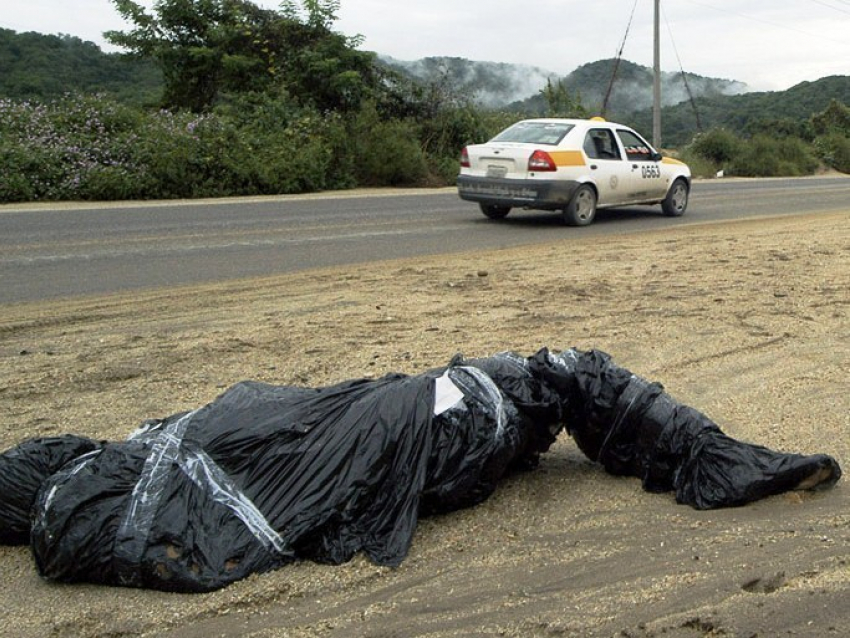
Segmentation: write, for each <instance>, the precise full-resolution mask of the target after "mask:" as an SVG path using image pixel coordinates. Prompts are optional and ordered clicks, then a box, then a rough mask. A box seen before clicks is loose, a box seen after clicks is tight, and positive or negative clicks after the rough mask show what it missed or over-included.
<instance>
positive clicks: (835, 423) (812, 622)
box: [0, 212, 850, 638]
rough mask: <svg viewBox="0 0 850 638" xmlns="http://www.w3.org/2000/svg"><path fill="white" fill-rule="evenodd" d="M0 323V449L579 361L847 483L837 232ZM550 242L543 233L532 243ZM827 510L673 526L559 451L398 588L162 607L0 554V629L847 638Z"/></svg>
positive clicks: (621, 248)
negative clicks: (310, 397) (619, 370)
mask: <svg viewBox="0 0 850 638" xmlns="http://www.w3.org/2000/svg"><path fill="white" fill-rule="evenodd" d="M568 232H569V233H571V235H570V240H569V242H560V243H559V242H558V241H557V238H555V237H553V243H552V244H551V245H547V246H536V247H534V248H528V249H511V250H502V251H492V252H486V253H474V254H465V255H458V256H449V257H445V256H444V257H434V258H421V259H410V260H400V261H392V262H384V263H376V264H369V265H363V266H353V267H347V268H344V269H329V270H323V271H311V272H308V273H302V274H296V275H291V276H281V277H274V278H267V279H259V280H256V279H255V280H250V281H240V282H235V283H228V284H222V285H215V286H204V287H194V288H190V289H179V290H175V289H171V290H162V291H151V292H144V293H136V294H133V295H125V296H110V297H104V298H91V299H84V300H74V301H68V302H49V303H43V304H26V305H13V306H3V307H0V447H2V449H6V448H8V447H11V446H13V445H15V444H17V443H18V442H20V441H21V440H23V439H25V438H29V437H33V436H46V435H56V434H61V433H66V432H71V433H77V434H82V435H86V436H90V437H93V438H100V439H123V438H125V437H126V436H127V435H128V434H129V433H130V432H131V431H132V430H133V429H134V428H135V427H136V426H137V425H138V424H139V423H140V422H141V421H143V420H144V419H146V418H150V417H162V416H167V415H169V414H173V413H175V412H179V411H182V410H185V409H190V408H194V407H197V406H199V405H202V404H203V403H206V402H208V401H210V400H212V399H213V398H214V397H215V396H216V395H218V394H219V393H220V392H221V391H222V390H223V389H224V388H226V387H228V386H230V385H231V384H232V383H234V382H237V381H240V380H243V379H257V380H262V381H266V382H270V383H276V384H304V385H323V384H326V383H330V382H335V381H339V380H342V379H347V378H352V377H361V376H377V375H381V374H383V373H385V372H390V371H401V372H410V373H415V372H419V371H422V370H424V369H427V368H430V367H432V366H436V365H442V364H445V363H446V362H447V361H448V360H449V359H450V358H451V356H452V355H453V354H454V353H456V352H458V351H461V352H463V353H464V354H466V355H468V356H477V355H488V354H492V353H494V352H498V351H501V350H508V349H510V350H515V351H518V352H521V353H523V354H531V353H533V352H534V351H536V350H537V349H539V348H540V347H542V346H548V347H550V348H552V349H560V348H565V347H569V346H576V347H579V348H585V349H586V348H600V349H603V350H605V351H607V352H610V353H611V354H613V355H614V357H615V360H616V361H617V362H618V363H619V364H620V365H622V366H624V367H628V368H630V369H632V370H633V371H635V372H636V373H638V374H641V375H642V376H644V377H648V378H650V379H654V380H658V381H661V382H662V383H664V384H665V386H666V388H667V390H668V392H670V393H671V394H673V395H674V396H675V397H677V398H678V399H679V400H681V401H683V402H686V403H689V404H691V405H693V406H695V407H697V408H699V409H700V410H702V411H704V412H706V413H707V414H708V415H710V416H711V417H712V418H714V419H715V420H716V421H717V422H718V423H719V424H720V425H721V427H723V429H724V430H725V431H726V432H727V433H728V434H730V435H732V436H734V437H736V438H739V439H745V440H748V441H753V442H756V443H761V444H764V445H768V446H769V447H773V448H775V449H781V450H787V451H797V452H803V453H814V452H826V453H830V454H832V455H833V456H835V457H836V458H837V459H838V460H839V462H840V463H841V464H842V466H843V467H844V468H845V471H846V470H847V469H848V468H850V435H848V432H850V419H848V398H847V397H848V383H847V378H848V373H850V338H848V337H850V334H848V333H849V332H850V331H848V303H850V292H848V290H850V212H844V213H833V214H823V215H817V216H813V215H807V216H800V217H790V218H789V217H783V218H775V219H763V220H754V221H746V220H745V221H740V222H736V223H731V224H730V223H724V224H706V225H701V226H688V227H682V228H680V229H669V230H663V231H658V232H649V233H643V234H638V235H623V236H612V237H609V238H605V239H601V240H600V239H593V240H589V239H587V240H585V239H581V238H580V237H579V238H578V239H576V238H575V235H574V234H573V233H580V232H581V231H580V230H575V229H573V230H570V231H568ZM553 235H554V233H553ZM848 548H850V491H848V489H847V484H846V481H842V482H840V483H839V484H838V485H837V486H836V488H835V489H833V490H830V491H826V492H818V493H807V492H806V493H803V492H793V493H790V494H787V495H783V496H778V497H773V498H770V499H766V500H764V501H760V502H758V503H755V504H753V505H750V506H747V507H744V508H736V509H730V510H720V511H711V512H698V511H695V510H691V509H690V508H687V507H683V506H678V505H676V504H675V502H674V501H673V499H672V497H671V496H670V495H658V494H647V493H644V492H643V491H642V490H641V487H640V482H639V481H637V480H634V479H624V478H616V477H611V476H608V475H606V474H605V473H604V472H602V471H601V470H600V469H599V468H598V467H597V466H595V465H593V464H591V463H590V462H589V461H587V460H586V459H585V458H584V457H583V456H582V455H581V454H580V452H578V450H577V449H576V447H575V446H574V444H573V443H572V442H571V441H570V440H569V438H568V437H566V435H563V436H562V439H561V440H559V442H558V443H557V444H556V445H555V446H554V447H553V449H552V450H551V452H550V453H549V454H547V455H545V456H544V459H543V462H542V463H541V467H540V468H538V470H536V471H535V472H532V473H527V474H523V475H519V476H513V477H510V478H508V479H506V480H505V481H504V484H503V485H502V486H500V489H499V490H498V491H497V492H496V494H495V495H494V496H493V497H492V498H491V499H490V500H488V501H487V502H485V503H483V504H482V505H480V506H478V507H476V508H473V509H470V510H465V511H461V512H457V513H454V514H451V515H446V516H440V517H434V518H429V519H425V520H423V521H422V522H421V523H420V526H419V528H418V530H417V535H416V538H415V539H414V543H413V548H412V550H411V553H410V555H409V557H408V558H407V560H406V561H405V562H404V563H403V564H402V565H401V566H400V567H398V568H395V569H389V568H381V567H377V566H375V565H372V564H370V563H369V562H368V561H367V560H365V559H363V558H362V557H358V558H356V559H355V560H353V561H352V562H350V563H348V564H346V565H343V566H336V567H333V566H324V565H315V564H312V563H300V564H296V565H293V566H290V567H287V568H284V569H281V570H279V571H277V572H274V573H270V574H264V575H259V576H254V577H251V578H249V579H247V580H245V581H242V582H239V583H237V584H235V585H233V586H231V587H228V588H226V589H224V590H222V591H219V592H215V593H212V594H205V595H176V594H166V593H161V592H153V591H141V590H132V589H121V588H105V587H95V586H89V585H57V584H53V583H48V582H45V581H43V580H42V579H40V578H39V577H38V575H37V573H36V571H35V568H34V566H33V564H32V558H31V556H30V553H29V551H28V549H27V548H24V547H2V548H0V574H2V581H3V588H2V590H0V592H1V593H0V602H2V604H0V627H3V630H2V633H3V635H8V636H16V637H20V638H29V637H41V636H55V637H60V636H61V637H70V638H89V637H94V636H110V637H119V636H139V637H153V636H180V637H181V638H183V637H193V636H197V637H199V638H201V637H203V638H213V637H215V636H228V637H230V636H240V637H256V638H260V637H262V638H271V637H292V638H296V637H297V638H302V637H322V638H326V637H327V638H337V637H339V638H342V637H346V638H347V637H352V636H353V637H357V636H362V637H371V638H391V637H398V638H414V637H421V638H426V637H427V638H449V637H456V638H460V637H464V638H467V637H477V636H481V637H484V636H486V637H490V636H509V637H520V636H521V637H527V636H541V637H544V636H590V637H594V636H600V637H608V636H612V637H613V636H618V637H635V638H637V637H641V638H646V637H650V636H661V635H663V636H673V637H683V638H684V637H692V636H693V637H696V636H724V637H738V638H752V637H754V636H761V637H768V636H786V635H787V636H812V637H815V636H817V637H823V636H836V637H840V636H847V635H850V549H848Z"/></svg>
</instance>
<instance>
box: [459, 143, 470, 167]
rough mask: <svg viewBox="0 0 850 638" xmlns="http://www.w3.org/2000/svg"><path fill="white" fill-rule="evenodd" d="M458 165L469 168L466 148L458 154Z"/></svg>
mask: <svg viewBox="0 0 850 638" xmlns="http://www.w3.org/2000/svg"><path fill="white" fill-rule="evenodd" d="M460 165H461V166H462V167H463V168H469V151H467V150H466V147H464V149H463V150H462V151H461V152H460Z"/></svg>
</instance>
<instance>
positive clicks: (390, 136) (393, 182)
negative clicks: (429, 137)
mask: <svg viewBox="0 0 850 638" xmlns="http://www.w3.org/2000/svg"><path fill="white" fill-rule="evenodd" d="M351 140H352V146H351V152H352V153H353V157H354V167H355V174H356V177H357V182H358V184H361V185H364V186H401V185H416V184H421V183H422V182H423V180H424V179H425V177H426V176H427V174H428V166H427V162H426V160H425V153H424V152H423V150H422V146H421V145H420V143H419V140H418V137H417V130H416V126H415V124H414V123H413V122H411V121H407V120H386V121H384V120H381V119H380V117H379V116H378V113H377V111H376V110H375V108H374V107H373V106H371V105H367V106H366V107H365V108H364V109H362V110H361V111H360V112H359V113H358V114H357V115H356V116H355V118H354V121H353V123H352V126H351Z"/></svg>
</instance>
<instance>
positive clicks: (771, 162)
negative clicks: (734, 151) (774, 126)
mask: <svg viewBox="0 0 850 638" xmlns="http://www.w3.org/2000/svg"><path fill="white" fill-rule="evenodd" d="M817 167H818V161H817V160H816V159H815V157H814V156H813V154H812V152H811V150H810V147H809V146H808V145H806V143H805V142H803V141H802V140H800V139H798V138H794V137H786V138H781V139H775V138H772V137H767V136H765V135H757V136H755V137H753V138H752V139H751V140H749V141H748V142H746V143H745V144H743V145H742V147H741V151H740V153H739V154H738V156H737V157H735V159H734V160H733V161H732V165H731V172H732V173H734V174H735V175H741V176H745V177H780V176H798V175H811V174H812V173H814V172H815V170H816V169H817Z"/></svg>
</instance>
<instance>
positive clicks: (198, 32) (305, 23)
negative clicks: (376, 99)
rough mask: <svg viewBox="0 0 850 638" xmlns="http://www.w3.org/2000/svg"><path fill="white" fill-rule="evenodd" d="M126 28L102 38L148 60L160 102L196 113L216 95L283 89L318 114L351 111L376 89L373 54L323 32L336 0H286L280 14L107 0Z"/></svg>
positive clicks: (213, 3) (231, 1) (166, 1)
mask: <svg viewBox="0 0 850 638" xmlns="http://www.w3.org/2000/svg"><path fill="white" fill-rule="evenodd" d="M112 2H113V4H114V5H115V7H116V9H117V10H118V12H119V13H120V14H121V16H122V17H123V18H124V19H125V20H127V21H128V22H130V23H132V24H133V25H134V28H133V29H131V30H130V31H128V32H119V31H109V32H107V33H106V34H105V35H106V39H107V40H108V41H109V42H111V43H112V44H115V45H118V46H121V47H124V48H125V49H127V50H128V51H129V52H130V53H131V54H133V55H136V56H141V57H147V58H152V59H153V60H155V61H156V62H157V64H158V65H159V66H160V67H161V69H162V73H163V77H164V80H165V89H164V94H163V104H164V106H167V107H177V108H187V109H191V110H192V111H196V112H198V111H204V110H206V109H208V108H209V107H210V106H212V105H213V104H214V103H215V102H216V100H217V99H218V98H219V97H220V95H221V94H222V93H228V92H236V93H244V92H256V91H260V92H262V91H269V90H272V89H274V90H277V91H279V90H280V89H284V90H285V92H287V93H288V94H289V95H290V96H292V97H293V98H294V99H296V100H297V101H299V102H300V103H303V104H305V105H312V106H315V107H317V108H319V109H320V110H349V109H353V108H357V107H358V106H359V105H360V103H361V101H362V99H364V97H366V96H367V95H368V94H369V93H370V92H371V91H374V90H377V89H378V88H379V81H378V76H377V74H376V72H375V69H374V55H373V54H371V53H366V52H361V51H357V50H356V48H355V46H356V44H357V43H358V42H359V41H358V40H357V39H349V38H347V37H345V36H343V35H342V34H339V33H336V32H334V31H332V30H331V25H332V24H333V22H334V21H335V19H336V10H337V8H338V6H339V2H338V1H336V0H304V9H303V10H301V9H300V8H299V6H298V5H297V4H296V3H295V2H293V1H291V0H290V1H286V2H284V3H283V8H282V10H281V11H274V10H270V9H262V8H260V7H258V6H257V5H255V4H253V3H252V2H249V1H248V0H158V2H156V4H154V6H153V13H152V14H149V13H147V12H146V11H145V9H144V8H143V7H142V6H140V5H139V4H138V3H136V2H134V1H133V0H112Z"/></svg>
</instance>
